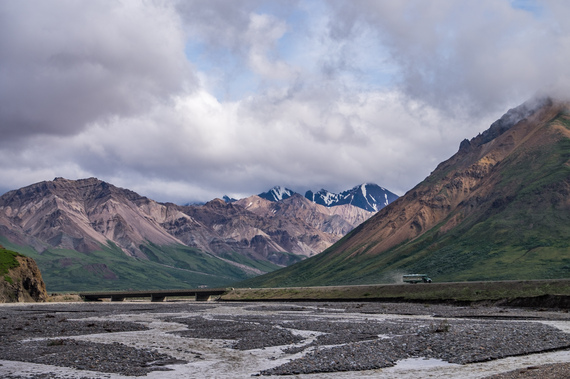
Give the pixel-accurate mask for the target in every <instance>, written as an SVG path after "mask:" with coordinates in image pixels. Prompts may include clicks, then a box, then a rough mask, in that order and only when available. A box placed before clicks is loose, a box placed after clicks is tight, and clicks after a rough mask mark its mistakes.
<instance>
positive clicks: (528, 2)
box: [509, 0, 544, 17]
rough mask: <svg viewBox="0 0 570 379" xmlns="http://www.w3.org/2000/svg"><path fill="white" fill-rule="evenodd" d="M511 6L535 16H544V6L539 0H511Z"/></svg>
mask: <svg viewBox="0 0 570 379" xmlns="http://www.w3.org/2000/svg"><path fill="white" fill-rule="evenodd" d="M509 2H510V4H511V7H513V8H515V9H521V10H524V11H527V12H530V13H532V14H533V15H534V16H535V17H540V16H542V14H543V12H544V7H543V6H542V4H541V3H540V1H538V0H509Z"/></svg>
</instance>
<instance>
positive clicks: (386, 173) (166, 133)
mask: <svg viewBox="0 0 570 379" xmlns="http://www.w3.org/2000/svg"><path fill="white" fill-rule="evenodd" d="M569 19H570V3H569V2H567V1H565V0H559V1H539V0H537V1H533V0H520V1H509V0H478V1H471V0H465V1H460V0H457V1H452V0H449V1H448V0H433V1H424V0H415V1H414V0H410V1H404V0H385V1H383V0H376V1H364V0H363V1H359V0H344V1H342V0H338V1H334V0H326V1H325V0H322V1H319V0H300V1H293V0H282V1H280V0H272V1H264V0H208V1H205V0H193V1H188V0H183V1H182V0H181V1H179V2H177V1H158V0H157V1H152V0H149V1H117V0H108V1H98V0H89V1H75V0H54V1H49V0H37V1H31V0H30V1H27V0H13V1H12V0H3V1H1V2H0V131H1V135H0V162H1V164H0V193H4V192H6V191H8V190H11V189H17V188H20V187H23V186H26V185H30V184H32V183H35V182H39V181H43V180H52V179H54V178H55V177H60V176H61V177H65V178H68V179H80V178H87V177H92V176H94V177H97V178H99V179H102V180H105V181H107V182H110V183H112V184H115V185H117V186H120V187H124V188H129V189H131V190H134V191H136V192H138V193H139V194H141V195H145V196H148V197H150V198H152V199H155V200H159V201H172V202H176V203H187V202H196V201H207V200H211V199H213V198H215V197H221V196H223V195H230V196H234V197H238V198H240V197H245V196H249V195H251V194H257V193H260V192H264V191H266V190H268V189H269V188H271V187H273V186H275V185H283V186H286V187H288V188H291V189H293V190H296V191H298V192H301V193H304V191H306V190H307V189H312V190H314V191H316V190H319V189H321V188H326V189H328V190H331V191H335V192H338V191H341V190H345V189H349V188H351V187H353V186H355V185H358V184H360V183H364V182H372V183H377V184H379V185H381V186H383V187H385V188H387V189H389V190H391V191H393V192H395V193H397V194H399V195H401V194H403V193H405V192H406V191H407V190H409V189H411V188H412V187H413V186H414V185H416V184H417V183H419V182H420V181H421V180H423V179H424V178H425V177H426V176H427V175H429V173H430V172H431V171H433V169H434V168H435V167H436V166H437V164H438V163H440V162H441V161H443V160H445V159H447V158H449V157H450V156H451V155H452V154H454V153H455V152H456V151H457V149H458V147H459V143H460V142H461V140H463V139H465V138H472V137H474V136H476V135H477V134H478V133H480V132H482V131H483V130H485V129H487V128H488V127H489V125H490V124H491V123H492V122H493V121H494V120H496V119H497V118H499V117H500V116H501V115H502V114H503V113H505V112H506V111H507V110H508V109H509V108H512V107H514V106H517V105H519V104H520V103H522V102H523V101H525V100H527V99H529V98H531V97H533V96H534V95H535V94H537V93H553V94H556V95H557V96H564V95H565V90H566V89H569V88H570V86H569V83H570V63H569V62H570V23H568V20H569Z"/></svg>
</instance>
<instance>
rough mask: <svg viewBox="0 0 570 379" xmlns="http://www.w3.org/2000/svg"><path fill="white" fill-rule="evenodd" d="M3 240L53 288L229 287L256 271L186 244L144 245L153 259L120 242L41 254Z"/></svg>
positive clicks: (91, 289) (59, 289) (67, 289)
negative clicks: (125, 248) (131, 254)
mask: <svg viewBox="0 0 570 379" xmlns="http://www.w3.org/2000/svg"><path fill="white" fill-rule="evenodd" d="M0 243H2V244H3V245H5V246H9V247H10V248H11V249H12V250H18V251H21V252H22V253H25V254H26V255H27V256H29V257H31V258H33V259H34V260H35V261H36V263H37V264H38V267H39V268H40V271H41V272H42V277H43V280H44V282H45V284H46V287H47V290H48V291H49V292H80V291H99V290H101V291H113V290H150V289H179V288H198V287H201V286H206V287H225V286H227V285H229V284H231V283H234V282H237V281H240V280H244V279H246V278H248V277H250V276H252V275H253V274H251V273H249V272H246V271H244V270H243V269H241V268H239V267H236V266H235V265H232V264H230V263H228V262H225V261H223V260H221V259H219V258H216V257H214V256H212V255H210V254H207V253H204V252H202V251H200V250H197V249H193V248H190V247H187V246H183V245H172V246H157V245H154V244H147V245H145V246H142V247H141V249H142V250H144V251H145V253H146V254H147V255H148V256H149V258H150V259H148V260H143V259H135V258H133V257H129V256H127V255H126V254H125V253H124V252H123V251H122V250H121V249H120V248H118V247H117V246H116V245H114V244H109V245H107V246H101V250H99V251H94V252H91V253H89V254H84V253H80V252H77V251H75V250H65V249H53V248H52V249H46V250H45V251H43V252H41V253H38V252H37V251H35V250H34V249H32V248H30V247H26V246H18V245H14V244H11V243H10V242H9V241H7V240H6V239H2V238H0ZM244 259H245V258H244Z"/></svg>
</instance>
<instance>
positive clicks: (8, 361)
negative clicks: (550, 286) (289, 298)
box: [0, 301, 570, 379]
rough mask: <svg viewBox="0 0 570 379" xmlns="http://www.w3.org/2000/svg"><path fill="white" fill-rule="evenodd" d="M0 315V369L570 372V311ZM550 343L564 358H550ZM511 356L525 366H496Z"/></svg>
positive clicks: (134, 309)
mask: <svg viewBox="0 0 570 379" xmlns="http://www.w3.org/2000/svg"><path fill="white" fill-rule="evenodd" d="M0 312H1V313H0V377H2V378H12V379H16V378H18V379H19V378H38V379H39V378H54V379H59V378H112V379H114V378H123V377H125V378H126V377H137V376H141V377H148V378H180V377H181V375H183V376H182V377H185V378H186V377H188V378H190V377H196V378H200V377H227V375H228V374H229V373H231V374H232V377H237V378H240V377H243V378H246V377H251V376H275V375H294V376H296V377H304V376H305V375H309V374H311V375H312V376H311V377H321V376H322V377H328V376H335V377H337V376H338V377H348V376H343V375H345V374H346V375H348V374H351V375H354V376H360V377H368V376H367V375H370V377H382V376H381V375H384V374H383V373H386V375H388V373H389V375H390V376H386V377H406V376H405V375H407V374H406V372H407V371H406V370H405V369H402V370H400V371H398V369H399V367H400V366H402V367H403V363H405V362H408V363H409V362H412V363H414V364H417V365H418V367H421V366H422V365H425V364H427V363H429V362H435V364H436V366H437V367H436V368H433V370H435V371H434V372H435V373H436V374H434V375H438V374H437V372H439V373H440V374H439V375H438V376H439V377H445V370H446V369H449V370H453V372H454V373H455V374H450V375H456V373H458V372H461V373H463V374H461V376H462V377H466V378H467V377H472V378H483V377H491V375H495V376H492V377H493V378H497V379H507V378H534V377H537V378H538V377H539V376H542V377H570V370H569V365H568V364H564V363H565V359H566V358H565V357H566V356H569V357H570V334H569V332H570V314H569V313H568V311H567V310H557V309H517V308H507V307H497V306H483V305H481V306H468V307H460V306H451V305H442V304H413V303H377V302H366V303H359V302H349V303H334V302H330V303H325V302H322V303H226V302H212V303H201V302H190V301H189V302H164V303H145V302H122V303H110V302H102V303H60V304H51V303H45V304H25V305H14V304H4V305H0ZM546 352H552V353H551V354H553V356H556V357H559V358H556V360H555V361H553V362H554V363H552V362H551V361H548V360H543V359H542V358H541V357H542V355H541V354H544V353H546ZM567 353H568V354H567ZM564 354H567V355H564ZM509 359H510V360H511V361H512V362H519V363H512V364H510V366H509V364H501V365H495V366H493V365H492V364H493V362H497V363H499V362H511V361H509ZM19 362H25V363H27V365H26V366H25V367H26V369H25V370H24V369H22V367H23V366H22V365H21V364H19ZM529 363H530V364H529ZM543 363H548V365H543ZM438 365H439V366H438ZM440 366H441V367H440ZM438 367H440V368H438ZM63 368H65V370H63ZM475 368H477V370H475ZM414 369H415V368H414V367H413V365H412V366H411V368H409V369H408V371H409V373H412V372H413V370H414ZM62 370H63V371H62ZM389 370H396V371H389ZM410 370H411V371H410ZM430 370H431V369H430ZM437 370H443V371H437ZM462 370H463V371H462ZM450 372H451V371H450ZM553 372H554V373H556V375H554V376H552V375H553V374H552V373H553ZM410 375H411V376H410V377H413V373H412V374H410ZM530 375H535V376H530ZM438 376H434V377H438ZM449 377H454V376H449Z"/></svg>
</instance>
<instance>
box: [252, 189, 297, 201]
mask: <svg viewBox="0 0 570 379" xmlns="http://www.w3.org/2000/svg"><path fill="white" fill-rule="evenodd" d="M295 193H296V192H295V191H293V190H290V189H289V188H286V187H283V186H275V187H273V188H271V189H270V190H269V191H267V192H263V193H260V194H259V195H258V196H259V197H261V198H262V199H266V200H269V201H281V200H284V199H287V198H289V197H291V196H293V195H294V194H295Z"/></svg>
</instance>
